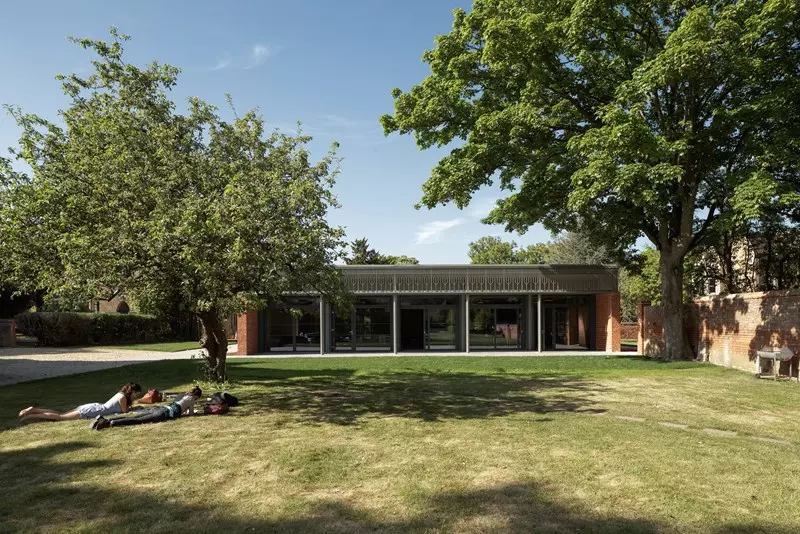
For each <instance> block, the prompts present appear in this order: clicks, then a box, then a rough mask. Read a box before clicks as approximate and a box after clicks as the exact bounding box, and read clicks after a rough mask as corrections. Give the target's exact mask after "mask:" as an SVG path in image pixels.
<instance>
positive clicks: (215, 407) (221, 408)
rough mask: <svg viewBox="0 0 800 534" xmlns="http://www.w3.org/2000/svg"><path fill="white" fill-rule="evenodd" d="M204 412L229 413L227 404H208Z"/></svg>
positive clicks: (213, 413)
mask: <svg viewBox="0 0 800 534" xmlns="http://www.w3.org/2000/svg"><path fill="white" fill-rule="evenodd" d="M203 413H204V414H206V415H223V414H226V413H228V405H227V404H224V403H223V404H206V405H205V407H204V408H203Z"/></svg>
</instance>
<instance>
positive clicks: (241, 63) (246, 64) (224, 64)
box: [209, 43, 283, 71]
mask: <svg viewBox="0 0 800 534" xmlns="http://www.w3.org/2000/svg"><path fill="white" fill-rule="evenodd" d="M281 50H283V47H280V46H278V47H276V46H270V45H263V44H260V43H258V44H254V45H253V48H252V49H251V50H250V53H248V54H235V55H234V56H231V55H230V54H225V56H224V57H222V58H221V59H218V60H217V62H216V63H215V64H214V66H213V67H211V68H209V70H212V71H214V70H223V69H227V68H229V67H230V68H235V69H246V70H247V69H254V68H256V67H258V66H260V65H262V64H263V63H264V62H265V61H266V60H267V59H269V58H271V57H273V56H275V55H277V54H278V52H280V51H281Z"/></svg>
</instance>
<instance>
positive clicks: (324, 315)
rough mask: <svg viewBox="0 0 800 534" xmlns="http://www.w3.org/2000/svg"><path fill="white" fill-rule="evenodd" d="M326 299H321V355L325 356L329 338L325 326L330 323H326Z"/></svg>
mask: <svg viewBox="0 0 800 534" xmlns="http://www.w3.org/2000/svg"><path fill="white" fill-rule="evenodd" d="M325 308H326V306H325V299H324V298H323V297H321V296H320V297H319V353H320V354H325V349H326V348H327V347H326V346H325V345H326V343H325V341H326V338H327V337H328V336H326V335H325V325H326V324H327V322H328V321H326V320H325V319H326V315H327V314H326V313H325Z"/></svg>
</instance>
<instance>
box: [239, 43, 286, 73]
mask: <svg viewBox="0 0 800 534" xmlns="http://www.w3.org/2000/svg"><path fill="white" fill-rule="evenodd" d="M278 51H279V50H278V49H277V48H273V47H271V46H265V45H263V44H256V45H253V51H252V52H251V53H250V62H249V63H248V64H247V66H246V67H245V68H246V69H254V68H256V67H258V66H259V65H261V64H262V63H264V62H265V61H266V60H267V59H268V58H271V57H272V56H274V55H275V54H277V53H278Z"/></svg>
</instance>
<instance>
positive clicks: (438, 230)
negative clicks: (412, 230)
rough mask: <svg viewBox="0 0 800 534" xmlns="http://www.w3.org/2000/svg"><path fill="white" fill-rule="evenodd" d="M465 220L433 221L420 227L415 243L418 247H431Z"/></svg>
mask: <svg viewBox="0 0 800 534" xmlns="http://www.w3.org/2000/svg"><path fill="white" fill-rule="evenodd" d="M464 222H465V221H464V219H450V220H447V221H431V222H429V223H427V224H423V225H422V226H420V228H419V230H418V231H417V236H416V239H415V243H416V244H417V245H431V244H434V243H438V242H439V241H441V240H442V236H443V234H444V233H445V232H446V231H448V230H450V229H451V228H455V227H456V226H459V225H461V224H464Z"/></svg>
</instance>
